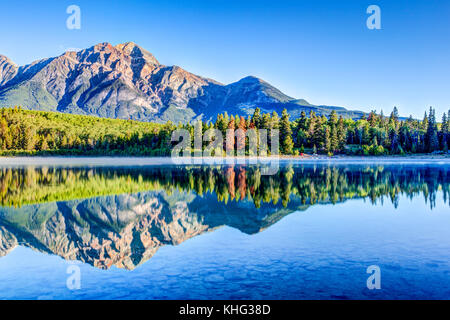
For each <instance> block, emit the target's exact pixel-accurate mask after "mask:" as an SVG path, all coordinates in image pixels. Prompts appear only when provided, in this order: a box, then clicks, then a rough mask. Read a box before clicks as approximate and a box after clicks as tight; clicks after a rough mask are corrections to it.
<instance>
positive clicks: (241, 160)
mask: <svg viewBox="0 0 450 320" xmlns="http://www.w3.org/2000/svg"><path fill="white" fill-rule="evenodd" d="M276 162H280V163H284V164H286V163H296V164H298V163H303V164H316V163H337V164H370V163H384V164H402V163H409V164H423V163H441V164H450V155H448V154H447V155H442V154H421V155H407V156H399V155H392V156H346V155H336V156H332V157H328V156H326V155H317V156H312V155H304V156H280V157H264V158H259V157H236V156H235V157H224V158H215V157H210V158H195V157H192V158H171V157H134V156H16V157H11V156H7V157H5V156H1V157H0V167H2V166H3V167H5V166H111V167H115V166H158V165H245V164H250V165H251V164H274V163H276Z"/></svg>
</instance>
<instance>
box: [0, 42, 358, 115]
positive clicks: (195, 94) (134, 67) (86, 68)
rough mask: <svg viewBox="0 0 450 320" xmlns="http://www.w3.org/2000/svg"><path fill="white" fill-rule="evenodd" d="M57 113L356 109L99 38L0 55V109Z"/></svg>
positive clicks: (326, 111)
mask: <svg viewBox="0 0 450 320" xmlns="http://www.w3.org/2000/svg"><path fill="white" fill-rule="evenodd" d="M15 105H20V106H22V107H23V108H25V109H32V110H45V111H59V112H65V113H73V114H84V115H95V116H100V117H108V118H120V119H133V120H142V121H167V120H172V121H175V122H178V121H182V122H187V121H190V120H192V119H195V118H203V119H205V120H209V119H214V118H215V117H216V115H217V114H218V113H221V112H225V111H227V112H228V113H230V114H249V113H252V112H253V111H254V109H255V107H260V108H261V109H262V111H263V112H272V111H276V112H278V113H279V114H280V113H281V111H282V110H283V108H286V109H287V110H288V111H289V112H290V114H291V116H292V117H293V118H296V117H298V116H299V115H300V112H301V111H306V112H309V111H310V110H314V111H315V112H316V113H317V114H320V115H322V114H325V115H326V114H329V113H330V112H331V110H335V111H336V112H337V113H338V114H340V115H343V116H344V117H352V118H354V117H360V116H362V114H363V113H362V112H359V111H349V110H346V109H345V108H342V107H330V106H320V105H319V106H318V105H312V104H310V103H308V102H307V101H306V100H303V99H294V98H291V97H289V96H287V95H285V94H284V93H283V92H281V91H280V90H278V89H277V88H275V87H273V86H271V85H270V84H269V83H267V82H265V81H263V80H261V79H258V78H256V77H246V78H243V79H241V80H239V81H237V82H235V83H231V84H229V85H223V84H221V83H219V82H217V81H214V80H211V79H207V78H203V77H200V76H197V75H195V74H192V73H190V72H187V71H186V70H184V69H182V68H180V67H178V66H165V65H162V64H160V63H159V61H158V60H157V59H156V58H155V57H154V56H153V55H152V54H151V53H150V52H148V51H146V50H145V49H143V48H141V47H139V46H138V45H136V44H135V43H133V42H127V43H124V44H119V45H116V46H113V45H111V44H109V43H100V44H97V45H95V46H93V47H91V48H88V49H85V50H81V51H79V52H66V53H64V54H63V55H61V56H59V57H55V58H48V59H43V60H39V61H35V62H33V63H31V64H29V65H26V66H20V67H19V66H17V65H15V64H14V63H13V62H12V61H11V60H9V59H8V58H7V57H5V56H2V55H0V107H12V106H15Z"/></svg>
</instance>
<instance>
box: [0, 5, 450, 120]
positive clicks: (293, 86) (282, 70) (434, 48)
mask: <svg viewBox="0 0 450 320" xmlns="http://www.w3.org/2000/svg"><path fill="white" fill-rule="evenodd" d="M71 4H76V5H78V6H79V7H80V8H81V30H68V29H67V28H66V19H67V17H68V16H69V15H68V14H67V13H66V8H67V7H68V6H69V5H71ZM371 4H376V5H378V6H379V7H380V8H381V24H382V30H369V29H368V28H367V27H366V19H367V17H368V16H369V15H368V14H366V9H367V7H368V6H369V5H371ZM0 8H1V10H0V53H1V54H4V55H6V56H8V57H9V58H10V59H12V60H13V61H14V62H16V63H17V64H20V65H22V64H27V63H30V62H31V61H33V60H36V59H40V58H44V57H49V56H56V55H59V54H61V53H62V52H63V51H64V50H65V49H67V48H86V47H90V46H92V45H94V44H96V43H99V42H110V43H112V44H118V43H121V42H126V41H134V42H136V43H137V44H139V45H141V46H142V47H144V48H146V49H147V50H149V51H150V52H152V53H153V54H154V55H155V56H156V57H157V59H158V60H159V61H160V62H161V63H163V64H166V65H172V64H176V65H179V66H181V67H183V68H185V69H187V70H188V71H190V72H193V73H196V74H199V75H202V76H206V77H210V78H213V79H216V80H218V81H220V82H222V83H230V82H234V81H236V80H238V79H240V78H242V77H244V76H247V75H254V76H258V77H261V78H263V79H264V80H266V81H268V82H269V83H271V84H273V85H275V86H276V87H278V88H279V89H281V90H282V91H283V92H285V93H286V94H288V95H291V96H293V97H296V98H304V99H307V100H308V101H310V102H311V103H314V104H329V105H340V106H345V107H348V108H351V109H360V110H365V111H370V110H372V109H376V110H378V111H379V110H380V109H383V110H384V112H385V113H388V112H390V111H391V109H392V107H393V106H394V105H396V106H398V108H399V110H400V113H401V114H402V115H409V114H413V115H414V116H417V117H422V116H423V111H424V110H425V109H426V108H428V107H429V106H430V105H432V106H434V107H436V109H437V111H438V116H439V118H440V117H441V113H442V112H443V111H444V110H448V109H449V108H450V1H445V0H409V1H406V0H390V1H375V0H373V1H358V0H345V1H344V0H342V1H337V0H309V1H302V0H297V1H283V0H280V1H265V0H258V1H253V0H240V1H235V0H226V1H214V0H209V1H200V0H189V1H174V0H172V1H156V0H150V1H142V0H141V1H102V0H100V1H80V0H72V1H65V0H58V1H39V2H37V1H20V0H18V1H15V2H13V1H10V2H7V1H6V0H3V1H2V4H1V5H0Z"/></svg>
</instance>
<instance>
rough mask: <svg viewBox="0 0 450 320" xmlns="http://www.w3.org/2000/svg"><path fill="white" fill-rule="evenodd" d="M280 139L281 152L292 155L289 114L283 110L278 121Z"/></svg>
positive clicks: (292, 146) (292, 142) (292, 145)
mask: <svg viewBox="0 0 450 320" xmlns="http://www.w3.org/2000/svg"><path fill="white" fill-rule="evenodd" d="M280 139H281V150H282V151H283V153H284V154H292V152H293V150H294V141H293V140H292V129H291V123H290V122H289V113H288V112H287V110H286V109H283V112H282V114H281V121H280Z"/></svg>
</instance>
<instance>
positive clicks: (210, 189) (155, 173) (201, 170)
mask: <svg viewBox="0 0 450 320" xmlns="http://www.w3.org/2000/svg"><path fill="white" fill-rule="evenodd" d="M0 185H1V193H0V200H1V207H0V256H3V255H6V254H7V253H8V252H10V251H11V250H12V249H13V248H14V247H16V246H18V245H23V246H27V247H31V248H33V249H35V250H39V251H41V252H46V253H51V254H56V255H59V256H61V257H63V258H64V259H69V260H79V261H83V262H85V263H88V264H91V265H93V266H95V267H98V268H102V269H108V268H110V267H111V266H113V265H115V266H117V267H120V268H126V269H134V268H135V267H136V266H138V265H140V264H141V263H143V262H145V261H147V260H148V259H149V258H151V257H152V256H153V255H154V254H155V252H156V251H157V250H158V248H160V247H161V246H164V245H168V244H169V245H176V244H179V243H181V242H183V241H185V240H187V239H189V238H191V237H194V236H196V235H199V234H202V233H204V232H207V231H211V230H214V229H215V228H218V227H220V226H224V225H227V226H231V227H233V228H237V229H239V230H241V231H242V232H244V233H248V234H253V233H257V232H259V231H261V230H263V229H265V228H267V227H269V226H270V225H272V224H274V223H276V222H277V221H279V220H280V219H282V218H283V217H284V216H286V215H287V214H289V213H291V212H294V211H298V210H306V209H307V208H308V207H310V206H312V205H316V204H335V203H338V202H342V201H345V200H348V199H353V198H367V199H369V200H370V203H373V204H375V203H377V202H378V201H384V200H385V199H388V200H389V201H392V202H393V203H394V204H395V205H397V201H398V198H399V195H401V194H403V195H407V196H409V197H411V198H412V197H419V196H421V197H423V198H425V199H426V200H427V201H428V202H429V204H430V207H431V208H433V206H434V205H435V200H436V194H437V192H438V191H441V192H442V193H443V197H444V201H445V203H447V201H448V197H449V192H450V168H449V167H448V166H439V165H428V166H425V165H417V166H415V165H404V166H402V165H384V166H372V165H364V166H363V165H354V166H341V165H286V166H284V167H282V168H281V170H280V171H279V172H278V173H277V174H276V175H272V176H265V175H262V174H261V168H259V167H258V166H234V167H229V166H228V167H227V166H215V167H214V166H194V167H187V166H158V167H123V168H117V167H116V168H105V167H91V168H60V167H48V168H46V167H22V168H2V169H0Z"/></svg>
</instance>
